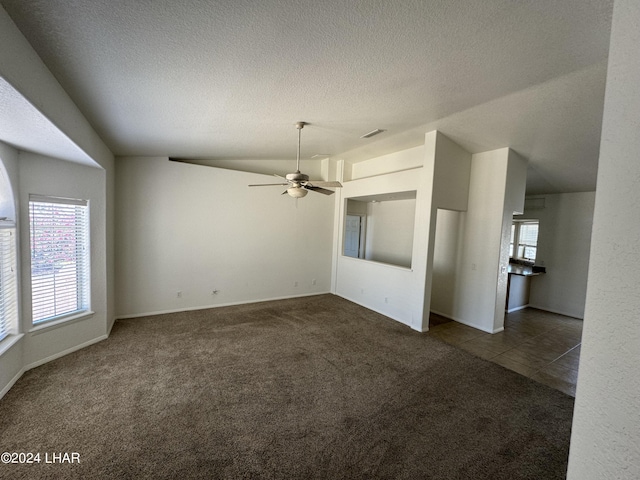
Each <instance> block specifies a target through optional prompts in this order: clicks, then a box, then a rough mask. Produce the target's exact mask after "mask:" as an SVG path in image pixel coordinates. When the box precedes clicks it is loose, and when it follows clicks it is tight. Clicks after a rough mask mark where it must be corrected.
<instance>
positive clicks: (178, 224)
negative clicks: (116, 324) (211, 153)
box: [116, 157, 334, 317]
mask: <svg viewBox="0 0 640 480" xmlns="http://www.w3.org/2000/svg"><path fill="white" fill-rule="evenodd" d="M116 176H117V181H116V185H117V200H118V201H117V212H118V214H117V220H116V224H117V235H116V239H117V241H116V255H117V268H116V271H117V273H116V277H117V281H116V285H117V299H118V303H117V314H118V316H121V317H122V316H136V315H144V314H149V313H154V312H166V311H175V310H185V309H192V308H205V307H210V306H216V305H228V304H234V303H242V302H251V301H258V300H269V299H275V298H282V297H290V296H301V295H307V294H316V293H325V292H328V291H329V290H330V281H331V248H332V241H331V239H332V236H333V208H334V201H333V199H332V197H329V196H325V195H320V194H314V193H309V194H308V195H307V196H306V197H305V198H302V199H299V200H297V201H296V200H295V199H293V198H291V197H289V196H288V195H281V193H282V191H283V188H282V187H261V188H249V187H247V185H248V184H255V183H268V182H269V181H270V179H269V177H267V176H265V175H259V174H252V173H246V172H238V171H232V170H225V169H218V168H212V167H204V166H198V165H189V164H183V163H174V162H169V161H168V160H167V158H166V157H165V158H149V157H127V158H124V157H123V158H118V159H117V168H116ZM314 281H315V284H314ZM296 282H297V286H296ZM213 290H218V293H217V294H215V295H212V294H211V292H212V291H213ZM177 292H182V297H181V298H178V297H177Z"/></svg>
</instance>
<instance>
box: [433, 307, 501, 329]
mask: <svg viewBox="0 0 640 480" xmlns="http://www.w3.org/2000/svg"><path fill="white" fill-rule="evenodd" d="M431 312H432V313H435V314H436V315H440V316H441V317H444V318H448V319H450V320H453V321H456V322H458V323H462V324H463V325H466V326H467V327H471V328H475V329H476V330H480V331H481V332H486V333H500V332H502V331H503V330H504V327H501V328H497V329H495V330H488V329H486V328H482V327H480V326H479V325H476V324H474V323H471V322H468V321H466V320H463V319H462V318H457V317H454V316H453V315H448V314H446V313H442V312H438V311H436V310H431Z"/></svg>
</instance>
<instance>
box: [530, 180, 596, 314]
mask: <svg viewBox="0 0 640 480" xmlns="http://www.w3.org/2000/svg"><path fill="white" fill-rule="evenodd" d="M595 197H596V194H595V192H582V193H562V194H555V195H538V196H536V197H535V198H543V199H544V205H545V207H544V208H541V209H531V210H527V209H525V211H524V214H523V215H522V218H525V219H538V220H539V221H540V226H539V231H538V250H537V255H536V264H538V265H544V266H545V267H546V269H547V273H546V274H545V275H539V276H537V277H534V278H532V279H531V292H530V298H529V305H530V306H532V307H535V308H540V309H542V310H548V311H551V312H556V313H560V314H562V315H568V316H571V317H576V318H583V317H584V304H585V301H586V295H587V277H588V270H589V250H590V246H591V228H592V226H593V206H594V202H595Z"/></svg>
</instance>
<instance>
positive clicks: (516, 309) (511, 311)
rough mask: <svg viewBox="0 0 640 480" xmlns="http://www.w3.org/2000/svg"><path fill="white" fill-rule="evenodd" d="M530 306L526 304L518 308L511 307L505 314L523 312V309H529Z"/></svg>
mask: <svg viewBox="0 0 640 480" xmlns="http://www.w3.org/2000/svg"><path fill="white" fill-rule="evenodd" d="M529 307H530V305H529V304H528V303H527V304H526V305H520V306H519V307H513V308H509V309H507V310H505V312H507V313H513V312H517V311H518V310H524V309H525V308H529Z"/></svg>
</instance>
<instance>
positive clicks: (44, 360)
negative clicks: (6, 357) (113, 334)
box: [23, 334, 109, 372]
mask: <svg viewBox="0 0 640 480" xmlns="http://www.w3.org/2000/svg"><path fill="white" fill-rule="evenodd" d="M107 338H109V336H108V335H106V334H105V335H100V336H99V337H96V338H92V339H91V340H89V341H87V342H84V343H81V344H80V345H74V346H73V347H71V348H68V349H66V350H63V351H62V352H58V353H54V354H53V355H50V356H48V357H46V358H42V359H40V360H37V361H35V362H33V363H30V364H29V365H25V366H24V368H23V370H24V371H25V372H26V371H27V370H31V369H32V368H36V367H39V366H40V365H44V364H45V363H48V362H50V361H52V360H55V359H57V358H60V357H64V356H65V355H69V354H70V353H73V352H75V351H77V350H80V349H82V348H85V347H88V346H89V345H93V344H94V343H98V342H101V341H102V340H106V339H107Z"/></svg>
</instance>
